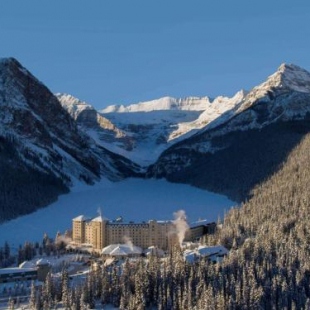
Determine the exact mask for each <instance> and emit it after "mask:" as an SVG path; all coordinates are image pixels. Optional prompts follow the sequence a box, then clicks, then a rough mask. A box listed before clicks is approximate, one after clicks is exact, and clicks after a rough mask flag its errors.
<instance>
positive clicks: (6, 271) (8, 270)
mask: <svg viewBox="0 0 310 310" xmlns="http://www.w3.org/2000/svg"><path fill="white" fill-rule="evenodd" d="M36 270H37V268H19V267H11V268H2V269H0V275H1V274H11V273H21V272H29V271H36Z"/></svg>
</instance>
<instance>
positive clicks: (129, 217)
mask: <svg viewBox="0 0 310 310" xmlns="http://www.w3.org/2000/svg"><path fill="white" fill-rule="evenodd" d="M234 205H235V203H234V202H232V201H231V200H229V199H227V198H226V197H225V196H222V195H218V194H214V193H210V192H207V191H204V190H201V189H198V188H195V187H192V186H189V185H184V184H174V183H169V182H167V181H165V180H153V179H151V180H143V179H127V180H124V181H121V182H116V183H113V182H110V181H108V180H105V179H103V180H102V181H101V182H100V183H97V184H95V185H93V186H87V185H84V184H83V185H82V184H77V185H76V186H75V187H73V189H72V191H71V193H69V194H67V195H62V196H60V197H59V199H58V201H57V202H55V203H53V204H51V205H50V206H48V207H46V208H44V209H41V210H39V211H37V212H35V213H32V214H30V215H26V216H22V217H19V218H17V219H15V220H12V221H9V222H7V223H4V224H2V225H0V246H2V245H3V244H4V242H5V241H8V242H9V243H10V245H11V246H12V247H15V248H16V247H18V246H19V245H20V244H24V242H25V241H32V242H34V241H41V240H42V238H43V234H44V233H47V234H48V235H49V236H50V237H52V238H54V237H55V236H56V233H57V231H60V232H64V231H65V230H66V229H71V225H72V218H74V217H76V216H78V215H80V214H84V215H88V216H90V217H92V216H96V215H97V214H98V210H99V209H101V212H102V215H103V216H105V217H107V218H109V219H111V220H113V219H115V218H117V217H118V216H120V215H121V216H122V217H123V218H124V220H125V221H136V222H137V221H148V220H150V219H156V220H169V219H173V213H174V212H175V211H178V210H180V209H183V210H185V212H186V214H187V217H188V220H189V222H193V221H196V220H197V219H199V218H206V219H208V220H210V221H216V220H217V219H218V217H219V216H220V217H223V214H224V211H225V210H226V211H227V210H228V209H230V208H231V207H232V206H234Z"/></svg>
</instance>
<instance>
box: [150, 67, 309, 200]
mask: <svg viewBox="0 0 310 310" xmlns="http://www.w3.org/2000/svg"><path fill="white" fill-rule="evenodd" d="M227 114H228V115H227ZM223 118H224V119H225V121H224V122H222V121H220V122H219V120H218V119H217V120H215V121H214V122H211V123H209V124H208V125H207V126H206V127H205V128H203V129H202V130H201V131H200V132H198V133H196V134H195V135H194V136H192V137H190V138H188V139H186V140H184V141H181V142H179V143H177V144H175V145H174V146H172V147H171V148H169V149H168V150H166V151H165V152H164V153H163V154H162V155H161V156H160V158H159V159H158V161H157V162H156V163H155V164H154V165H152V166H151V167H150V168H149V170H148V175H149V176H156V177H166V178H167V179H169V180H171V181H176V182H186V183H190V184H193V185H195V186H199V187H202V188H206V189H209V190H212V191H216V192H220V193H224V194H226V195H228V196H230V197H231V198H233V199H236V200H243V199H245V198H247V197H248V196H249V195H250V190H251V189H252V188H253V187H254V186H256V185H257V184H259V183H260V182H262V181H263V180H264V179H265V178H268V177H269V176H270V175H271V174H273V173H274V172H275V171H276V170H277V169H278V168H279V166H280V165H281V164H282V163H283V161H284V160H285V159H286V157H287V155H288V154H289V153H290V151H291V150H292V149H293V148H294V147H295V146H296V145H297V144H298V143H299V142H300V140H301V139H302V138H303V137H304V135H305V134H306V133H308V132H309V130H310V126H309V119H310V74H309V73H308V72H307V71H305V70H303V69H301V68H299V67H297V66H295V65H286V64H283V65H281V66H280V67H279V69H278V70H277V72H276V73H275V74H273V75H271V76H270V77H269V78H268V79H267V80H266V82H264V83H262V84H261V85H259V86H257V87H255V88H253V89H252V90H251V91H250V92H249V93H248V94H247V95H246V96H245V97H244V98H243V99H242V101H241V102H239V103H238V105H237V106H235V108H234V109H233V110H230V111H228V112H226V115H225V113H224V114H222V115H221V116H220V118H219V119H222V120H223Z"/></svg>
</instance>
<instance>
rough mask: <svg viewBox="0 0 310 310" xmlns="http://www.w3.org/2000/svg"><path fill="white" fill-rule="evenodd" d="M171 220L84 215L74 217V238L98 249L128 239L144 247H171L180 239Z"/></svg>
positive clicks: (75, 241) (165, 248)
mask: <svg viewBox="0 0 310 310" xmlns="http://www.w3.org/2000/svg"><path fill="white" fill-rule="evenodd" d="M174 230H175V229H174V225H173V223H172V222H171V221H160V222H158V221H154V220H151V221H148V222H142V223H132V222H129V223H123V222H122V221H114V222H110V221H108V220H107V219H105V218H103V217H102V216H98V217H96V218H93V219H88V218H86V217H85V216H84V215H80V216H78V217H76V218H74V219H73V225H72V239H73V240H72V241H73V242H74V243H75V244H78V245H81V244H85V243H86V244H90V245H91V246H92V247H93V249H94V250H97V251H98V250H99V251H101V250H102V249H103V248H104V247H106V246H107V245H110V244H115V243H125V242H126V239H128V240H130V241H131V242H132V243H133V244H134V245H136V246H139V247H141V248H143V249H146V248H148V247H149V246H152V245H154V246H157V247H159V248H161V249H163V250H167V249H168V248H169V247H170V245H171V244H172V242H175V240H176V234H175V233H174Z"/></svg>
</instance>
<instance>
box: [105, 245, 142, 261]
mask: <svg viewBox="0 0 310 310" xmlns="http://www.w3.org/2000/svg"><path fill="white" fill-rule="evenodd" d="M101 254H102V255H103V256H104V257H117V258H126V257H136V256H140V255H141V254H142V249H141V248H140V247H137V246H134V245H128V244H110V245H108V246H106V247H105V248H103V249H102V251H101Z"/></svg>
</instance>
